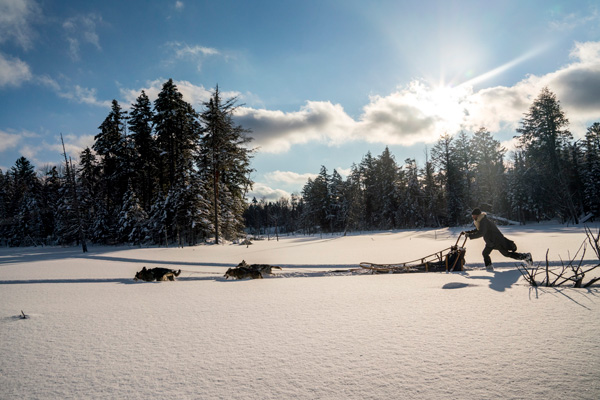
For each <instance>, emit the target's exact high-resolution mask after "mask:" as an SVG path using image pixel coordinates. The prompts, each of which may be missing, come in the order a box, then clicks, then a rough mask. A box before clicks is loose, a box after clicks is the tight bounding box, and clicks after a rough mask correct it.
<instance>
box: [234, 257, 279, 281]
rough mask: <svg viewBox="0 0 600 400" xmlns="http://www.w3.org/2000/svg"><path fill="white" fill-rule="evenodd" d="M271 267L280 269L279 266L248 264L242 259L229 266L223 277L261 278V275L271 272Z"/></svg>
mask: <svg viewBox="0 0 600 400" xmlns="http://www.w3.org/2000/svg"><path fill="white" fill-rule="evenodd" d="M273 268H275V269H281V267H277V266H274V265H268V264H248V263H246V261H244V260H242V262H241V263H239V264H238V265H237V266H236V267H235V268H229V269H228V270H227V272H225V279H228V278H229V277H232V278H237V279H244V278H252V279H262V277H263V276H262V275H263V274H271V273H272V270H273Z"/></svg>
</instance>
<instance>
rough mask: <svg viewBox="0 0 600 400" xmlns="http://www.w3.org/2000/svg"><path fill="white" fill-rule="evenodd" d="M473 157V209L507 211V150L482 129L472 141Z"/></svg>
mask: <svg viewBox="0 0 600 400" xmlns="http://www.w3.org/2000/svg"><path fill="white" fill-rule="evenodd" d="M470 147H471V151H472V156H473V160H472V161H473V177H474V185H473V191H474V196H473V201H472V202H470V204H472V206H473V207H476V206H478V205H487V208H488V209H489V210H490V211H494V212H496V213H497V212H500V213H501V212H503V211H506V210H505V207H506V206H505V200H504V199H505V195H504V194H505V192H506V187H505V181H504V172H505V170H504V161H503V160H504V155H505V153H506V150H505V149H504V148H503V147H502V146H501V145H500V142H498V141H497V140H495V139H494V138H493V136H492V134H491V133H490V132H489V131H488V130H487V129H485V128H480V129H479V130H478V131H477V132H475V133H474V134H473V138H472V139H471V144H470Z"/></svg>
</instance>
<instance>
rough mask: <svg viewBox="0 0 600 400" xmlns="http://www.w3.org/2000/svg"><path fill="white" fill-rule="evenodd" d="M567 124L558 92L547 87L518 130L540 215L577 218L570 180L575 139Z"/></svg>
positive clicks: (575, 219)
mask: <svg viewBox="0 0 600 400" xmlns="http://www.w3.org/2000/svg"><path fill="white" fill-rule="evenodd" d="M568 124H569V120H568V119H567V118H566V117H565V114H564V112H563V111H562V110H561V107H560V102H559V101H558V99H557V98H556V95H555V94H554V93H552V92H551V91H550V90H549V89H548V88H547V87H545V88H543V89H542V91H541V93H540V94H539V96H538V97H537V98H536V99H535V100H534V102H533V104H532V105H531V107H530V108H529V111H528V112H527V113H526V114H525V116H524V118H523V119H522V121H521V127H520V128H518V129H517V132H518V133H520V134H521V136H519V142H520V145H521V147H522V148H523V149H524V151H525V155H526V159H525V161H526V165H527V168H528V169H529V170H530V172H529V173H530V175H531V176H530V177H529V178H530V181H531V182H532V183H535V185H536V186H537V188H539V190H537V191H536V192H535V194H534V198H533V200H534V201H535V202H537V203H538V204H539V208H540V212H541V213H542V215H541V217H544V218H550V217H553V216H555V215H558V216H560V217H562V218H563V219H569V218H570V219H573V220H574V221H577V211H576V209H575V205H574V202H573V198H572V193H570V190H569V183H568V181H567V175H568V173H567V169H568V163H569V158H568V150H567V149H568V147H569V143H570V141H571V140H572V135H571V132H570V131H569V130H568V129H567V126H568Z"/></svg>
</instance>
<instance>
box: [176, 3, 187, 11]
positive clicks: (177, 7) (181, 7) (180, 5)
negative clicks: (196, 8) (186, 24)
mask: <svg viewBox="0 0 600 400" xmlns="http://www.w3.org/2000/svg"><path fill="white" fill-rule="evenodd" d="M184 6H185V5H184V4H183V1H176V2H175V9H176V10H179V11H181V10H183V7H184Z"/></svg>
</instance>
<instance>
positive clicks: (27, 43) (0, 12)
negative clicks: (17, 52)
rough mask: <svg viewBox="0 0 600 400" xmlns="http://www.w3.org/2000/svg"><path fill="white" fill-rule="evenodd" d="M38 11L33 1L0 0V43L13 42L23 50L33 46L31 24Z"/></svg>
mask: <svg viewBox="0 0 600 400" xmlns="http://www.w3.org/2000/svg"><path fill="white" fill-rule="evenodd" d="M39 14H40V9H39V6H38V5H37V3H36V2H35V1H33V0H0V43H3V42H5V41H8V40H14V41H15V42H16V43H17V44H18V45H19V46H21V47H22V48H23V49H25V50H28V49H30V48H31V47H32V45H33V37H34V36H35V34H34V32H33V30H32V29H31V23H32V22H33V21H34V20H35V19H36V18H38V16H39Z"/></svg>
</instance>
